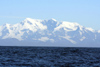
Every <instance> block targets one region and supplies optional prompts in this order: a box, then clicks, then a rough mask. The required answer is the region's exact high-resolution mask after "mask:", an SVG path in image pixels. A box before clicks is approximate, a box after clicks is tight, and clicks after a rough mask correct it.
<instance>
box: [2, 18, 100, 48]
mask: <svg viewBox="0 0 100 67" xmlns="http://www.w3.org/2000/svg"><path fill="white" fill-rule="evenodd" d="M99 37H100V30H98V31H96V30H94V29H92V28H87V27H84V26H82V25H80V24H78V23H71V22H67V21H57V20H55V19H53V18H52V19H49V20H39V19H31V18H26V19H25V20H24V21H22V22H20V23H17V24H13V25H11V24H5V25H2V26H0V42H1V41H2V43H1V44H0V45H6V44H8V43H9V42H10V43H9V44H10V45H13V44H12V42H13V43H14V41H15V43H14V45H13V46H16V45H17V46H21V44H22V45H23V46H28V45H29V46H30V45H31V46H37V45H40V44H42V45H43V44H45V46H70V47H72V46H74V47H76V46H78V47H89V46H90V47H92V46H93V47H100V45H99V44H100V42H99V41H100V38H99ZM13 40H14V41H13ZM3 41H4V42H3ZM16 43H17V44H16ZM26 43H27V44H26ZM29 43H30V44H29ZM24 44H25V45H24ZM62 44H63V45H62ZM42 45H40V46H42ZM43 46H44V45H43Z"/></svg>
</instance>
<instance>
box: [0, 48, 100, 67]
mask: <svg viewBox="0 0 100 67" xmlns="http://www.w3.org/2000/svg"><path fill="white" fill-rule="evenodd" d="M99 66H100V48H69V47H68V48H63V47H0V67H99Z"/></svg>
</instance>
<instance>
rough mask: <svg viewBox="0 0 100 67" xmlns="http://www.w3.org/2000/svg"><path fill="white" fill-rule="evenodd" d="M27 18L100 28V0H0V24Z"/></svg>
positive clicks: (13, 22) (12, 22)
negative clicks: (75, 23) (54, 20)
mask: <svg viewBox="0 0 100 67" xmlns="http://www.w3.org/2000/svg"><path fill="white" fill-rule="evenodd" d="M25 18H34V19H51V18H54V19H56V20H58V21H69V22H77V23H79V24H80V25H83V26H86V27H92V28H93V29H96V30H100V0H0V25H3V24H5V23H9V24H15V23H18V22H21V21H23V20H24V19H25Z"/></svg>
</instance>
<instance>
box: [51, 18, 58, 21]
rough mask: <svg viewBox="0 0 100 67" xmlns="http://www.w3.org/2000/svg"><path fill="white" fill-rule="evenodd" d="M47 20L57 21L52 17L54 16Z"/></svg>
mask: <svg viewBox="0 0 100 67" xmlns="http://www.w3.org/2000/svg"><path fill="white" fill-rule="evenodd" d="M49 20H51V21H57V20H56V19H54V18H51V19H49Z"/></svg>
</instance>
